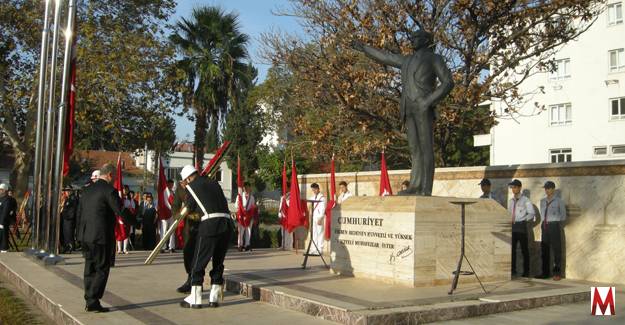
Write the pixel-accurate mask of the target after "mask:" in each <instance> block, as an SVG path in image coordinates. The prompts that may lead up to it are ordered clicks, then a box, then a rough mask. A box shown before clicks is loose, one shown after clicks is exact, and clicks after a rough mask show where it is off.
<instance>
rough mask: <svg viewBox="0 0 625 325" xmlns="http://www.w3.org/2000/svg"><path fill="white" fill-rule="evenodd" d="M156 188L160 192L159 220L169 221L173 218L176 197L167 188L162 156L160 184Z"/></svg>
mask: <svg viewBox="0 0 625 325" xmlns="http://www.w3.org/2000/svg"><path fill="white" fill-rule="evenodd" d="M156 188H157V190H158V195H157V199H158V203H157V205H156V211H157V212H158V219H159V220H167V219H169V218H171V204H172V202H173V199H174V195H173V193H171V191H170V190H169V188H168V187H167V178H165V169H164V168H163V159H162V158H161V157H160V156H159V157H158V184H157V185H156Z"/></svg>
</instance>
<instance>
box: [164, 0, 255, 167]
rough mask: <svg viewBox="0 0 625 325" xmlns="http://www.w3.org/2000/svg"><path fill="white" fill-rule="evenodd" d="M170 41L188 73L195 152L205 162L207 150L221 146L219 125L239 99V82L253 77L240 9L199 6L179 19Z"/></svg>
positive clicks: (187, 101) (185, 85)
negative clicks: (226, 11)
mask: <svg viewBox="0 0 625 325" xmlns="http://www.w3.org/2000/svg"><path fill="white" fill-rule="evenodd" d="M170 40H171V42H172V44H174V45H175V46H176V47H177V49H178V54H179V56H180V59H179V60H178V62H177V66H178V68H179V69H180V71H182V72H183V74H182V75H181V76H180V77H181V78H180V84H181V85H182V87H183V88H182V89H181V91H182V94H183V97H184V103H185V106H186V107H188V108H190V109H191V110H192V111H193V115H194V116H193V119H194V120H195V132H194V137H195V141H194V147H195V157H196V160H198V161H199V163H200V164H203V161H202V160H203V157H204V155H203V153H204V152H206V151H214V150H215V149H216V148H217V146H218V144H219V142H220V141H219V139H220V138H219V128H220V125H223V124H225V117H226V115H227V114H228V111H229V110H230V109H231V108H233V107H235V106H236V104H237V103H238V100H237V99H236V91H235V89H236V87H237V84H239V83H241V82H250V81H249V80H245V79H246V78H248V73H247V65H246V64H245V63H244V62H243V60H244V59H246V58H247V50H246V45H247V42H248V36H247V35H246V34H244V33H242V32H241V28H240V26H239V22H238V16H237V15H236V14H234V13H225V12H224V11H223V10H222V9H220V8H218V7H200V8H196V9H194V10H193V13H192V14H191V18H189V19H186V18H182V19H181V20H180V22H178V23H177V25H176V33H175V34H174V35H172V36H171V37H170ZM209 124H210V126H209ZM207 128H208V133H207Z"/></svg>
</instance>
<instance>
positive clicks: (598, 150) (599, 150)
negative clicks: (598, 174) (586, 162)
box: [592, 146, 608, 157]
mask: <svg viewBox="0 0 625 325" xmlns="http://www.w3.org/2000/svg"><path fill="white" fill-rule="evenodd" d="M592 153H593V156H595V157H600V156H605V155H607V154H608V147H606V146H603V147H594V148H593V149H592Z"/></svg>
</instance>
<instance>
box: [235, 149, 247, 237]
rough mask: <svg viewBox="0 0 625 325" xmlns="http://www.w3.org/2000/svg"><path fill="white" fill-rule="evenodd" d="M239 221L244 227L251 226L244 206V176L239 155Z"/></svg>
mask: <svg viewBox="0 0 625 325" xmlns="http://www.w3.org/2000/svg"><path fill="white" fill-rule="evenodd" d="M237 191H238V193H237V222H238V223H239V224H240V225H242V226H243V227H247V226H249V217H248V215H247V211H245V208H244V207H243V196H242V195H241V193H242V192H243V178H242V177H241V158H240V157H239V156H238V155H237Z"/></svg>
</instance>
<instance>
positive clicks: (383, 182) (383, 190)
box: [380, 151, 393, 196]
mask: <svg viewBox="0 0 625 325" xmlns="http://www.w3.org/2000/svg"><path fill="white" fill-rule="evenodd" d="M387 195H393V190H392V189H391V181H390V180H389V178H388V170H387V169H386V158H384V151H382V162H381V164H380V196H387Z"/></svg>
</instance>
